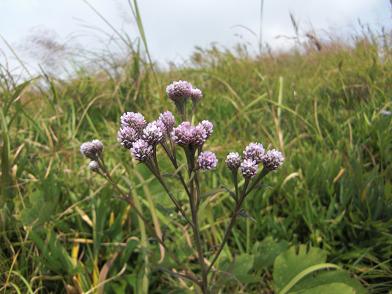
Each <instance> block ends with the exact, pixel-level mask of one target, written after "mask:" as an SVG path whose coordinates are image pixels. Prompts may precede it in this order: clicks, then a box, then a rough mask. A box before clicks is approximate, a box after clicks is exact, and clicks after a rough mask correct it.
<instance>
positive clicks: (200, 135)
mask: <svg viewBox="0 0 392 294" xmlns="http://www.w3.org/2000/svg"><path fill="white" fill-rule="evenodd" d="M206 140H207V132H206V130H205V128H204V127H203V126H202V125H200V124H199V125H197V126H196V127H193V126H192V144H194V145H196V146H202V145H203V144H204V142H205V141H206Z"/></svg>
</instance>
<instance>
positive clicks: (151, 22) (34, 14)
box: [0, 0, 390, 62]
mask: <svg viewBox="0 0 392 294" xmlns="http://www.w3.org/2000/svg"><path fill="white" fill-rule="evenodd" d="M89 1H90V3H92V4H93V5H94V6H95V7H96V8H97V10H99V11H100V12H101V13H102V14H103V15H104V16H105V17H106V18H107V19H108V20H109V21H110V23H111V24H112V25H113V26H115V27H116V28H120V29H123V30H126V31H127V32H129V34H130V35H131V37H132V38H135V37H136V36H137V31H136V27H135V25H134V24H133V25H132V24H130V23H129V22H127V21H126V18H127V16H129V18H130V17H131V11H130V9H129V7H128V4H127V0H111V1H109V0H89ZM139 8H140V11H141V14H142V17H143V23H144V25H145V30H146V33H147V38H148V42H149V46H150V51H151V53H152V55H153V57H154V58H155V59H157V60H160V61H168V60H177V61H181V60H182V59H183V58H186V57H187V56H189V54H190V53H191V52H192V51H193V48H194V47H195V46H208V45H209V44H210V43H211V42H218V43H219V44H222V45H223V46H226V47H230V46H232V45H233V44H234V43H236V42H238V41H239V38H238V37H237V35H238V34H240V35H242V36H243V38H244V39H245V40H247V41H249V42H252V43H253V44H255V43H256V42H257V38H256V37H254V36H252V34H250V33H249V32H247V30H246V29H242V28H240V27H239V26H238V25H240V26H244V27H247V28H248V29H250V30H253V31H254V32H256V34H258V32H259V25H260V13H259V10H260V1H259V0H165V1H162V0H139ZM0 11H1V12H2V17H1V18H0V28H1V30H0V34H1V35H2V36H3V37H5V38H6V39H7V40H8V41H10V42H11V43H12V44H13V45H15V44H18V43H19V44H20V43H21V42H23V41H24V40H25V38H26V36H27V35H28V34H29V32H30V31H31V29H32V28H34V27H39V28H42V29H47V30H53V31H55V32H57V35H58V36H59V37H60V39H61V40H63V41H64V40H67V38H69V36H73V35H77V36H80V37H79V38H78V42H79V43H80V44H81V45H82V46H83V47H89V48H92V49H97V48H99V47H100V46H102V44H101V42H100V41H98V40H97V39H96V38H91V37H88V35H93V34H97V33H96V32H95V31H94V30H92V29H86V28H85V27H83V24H88V25H90V26H93V27H95V28H99V29H103V30H105V31H106V32H110V29H109V28H108V27H107V25H105V24H104V23H103V22H102V20H100V19H99V17H97V16H96V15H95V13H94V12H93V11H92V10H91V9H90V8H89V7H88V6H87V5H86V4H85V3H84V2H83V1H82V0H66V1H61V0H1V2H0ZM290 12H291V13H293V14H294V15H295V17H296V19H297V20H298V21H299V24H300V25H301V26H304V27H309V26H310V24H311V25H312V26H313V27H314V28H315V29H316V30H321V29H329V28H332V29H333V30H334V31H336V32H339V31H344V30H347V29H348V28H350V25H352V24H353V23H355V22H356V20H357V19H362V21H363V22H365V23H370V24H372V25H376V26H377V25H378V26H380V25H385V26H389V28H390V4H389V1H388V0H279V1H276V0H265V1H264V18H263V40H265V41H267V42H269V43H272V44H280V45H282V43H284V42H285V41H284V40H283V39H280V40H276V39H275V37H276V36H277V35H293V28H292V25H291V22H290V19H289V13H290ZM110 33H111V32H110ZM98 35H99V33H98ZM0 49H3V50H4V51H7V49H6V48H5V46H4V44H3V43H2V42H0ZM8 53H9V52H8ZM33 62H34V61H33Z"/></svg>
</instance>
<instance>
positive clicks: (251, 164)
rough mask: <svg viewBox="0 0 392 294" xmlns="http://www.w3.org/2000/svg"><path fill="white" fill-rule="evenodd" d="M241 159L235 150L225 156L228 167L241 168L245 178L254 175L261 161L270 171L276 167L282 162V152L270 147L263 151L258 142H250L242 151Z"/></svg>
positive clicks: (235, 169) (232, 168)
mask: <svg viewBox="0 0 392 294" xmlns="http://www.w3.org/2000/svg"><path fill="white" fill-rule="evenodd" d="M243 155H244V158H243V159H242V158H241V156H240V154H239V153H237V152H230V153H229V154H228V155H227V157H226V165H227V167H228V168H229V169H231V170H233V171H234V172H236V171H237V170H238V169H240V170H241V173H242V175H243V176H244V178H246V179H251V178H253V177H254V176H256V174H257V171H258V168H259V164H260V163H262V164H263V166H264V168H265V169H267V170H269V171H272V170H276V169H278V168H279V167H280V166H281V165H282V164H283V162H284V157H283V155H282V153H281V152H280V151H278V150H275V149H272V150H269V151H267V152H265V150H264V147H263V145H262V144H260V143H250V144H249V145H248V146H246V147H245V150H244V151H243Z"/></svg>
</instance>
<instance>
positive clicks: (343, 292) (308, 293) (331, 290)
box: [290, 283, 357, 294]
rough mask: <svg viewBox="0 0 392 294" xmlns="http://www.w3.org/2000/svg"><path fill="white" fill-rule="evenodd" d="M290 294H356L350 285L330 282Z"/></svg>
mask: <svg viewBox="0 0 392 294" xmlns="http://www.w3.org/2000/svg"><path fill="white" fill-rule="evenodd" d="M290 293H291V294H315V293H317V294H357V292H356V291H355V290H354V289H353V288H351V287H350V286H348V285H346V284H343V283H331V284H327V285H321V286H317V287H314V288H311V289H306V290H303V291H299V292H290Z"/></svg>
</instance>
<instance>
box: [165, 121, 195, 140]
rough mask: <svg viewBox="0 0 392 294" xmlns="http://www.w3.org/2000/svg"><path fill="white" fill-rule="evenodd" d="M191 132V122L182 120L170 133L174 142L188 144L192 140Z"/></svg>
mask: <svg viewBox="0 0 392 294" xmlns="http://www.w3.org/2000/svg"><path fill="white" fill-rule="evenodd" d="M193 133H194V131H193V126H192V125H191V123H190V122H189V121H184V122H182V123H181V124H180V125H179V126H178V127H176V128H174V129H173V131H172V133H171V135H172V139H173V141H174V143H176V144H180V145H188V144H191V143H192V141H193Z"/></svg>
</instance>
